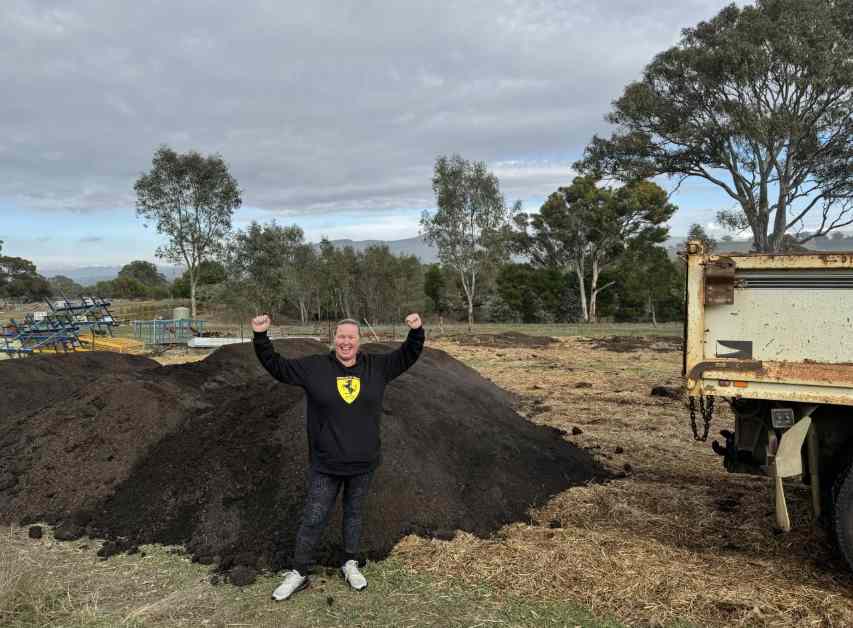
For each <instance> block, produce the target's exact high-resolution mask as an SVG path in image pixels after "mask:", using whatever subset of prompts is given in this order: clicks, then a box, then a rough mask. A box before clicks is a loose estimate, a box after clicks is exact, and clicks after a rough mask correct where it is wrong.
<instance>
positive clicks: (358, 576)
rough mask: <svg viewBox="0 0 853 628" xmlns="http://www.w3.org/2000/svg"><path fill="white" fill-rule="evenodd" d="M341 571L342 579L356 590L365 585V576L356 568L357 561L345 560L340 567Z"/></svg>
mask: <svg viewBox="0 0 853 628" xmlns="http://www.w3.org/2000/svg"><path fill="white" fill-rule="evenodd" d="M341 572H343V574H344V579H345V580H346V581H347V582H349V585H350V586H351V587H352V588H353V589H355V590H356V591H361V590H362V589H363V588H365V587H366V586H367V578H365V577H364V574H363V573H361V572H360V571H359V570H358V563H357V562H355V561H354V560H348V561H347V562H345V563H344V566H343V567H341Z"/></svg>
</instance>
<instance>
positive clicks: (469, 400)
mask: <svg viewBox="0 0 853 628" xmlns="http://www.w3.org/2000/svg"><path fill="white" fill-rule="evenodd" d="M276 347H277V348H278V350H279V351H280V352H281V353H283V354H284V355H286V356H289V357H293V356H299V355H305V354H307V353H315V352H320V351H326V350H327V348H326V347H325V346H324V345H322V344H320V343H317V342H313V341H278V342H276ZM387 348H388V347H387V346H382V345H373V346H367V347H365V349H366V350H368V351H384V350H387ZM107 355H109V357H97V356H107ZM90 356H91V357H92V359H95V360H99V359H103V360H115V359H118V360H119V361H121V360H124V361H125V365H124V366H125V368H120V367H116V368H115V369H114V372H113V374H112V375H110V376H105V377H102V378H101V379H98V380H96V381H93V382H92V383H90V384H89V385H88V386H85V387H82V388H80V389H78V390H76V392H74V393H73V394H72V395H70V396H66V397H63V399H62V400H60V401H57V402H56V403H53V404H50V405H48V406H47V407H45V408H43V409H42V410H41V411H39V412H35V413H33V412H26V413H23V412H17V413H7V415H6V416H5V417H4V418H3V420H2V421H0V522H4V523H8V522H12V521H18V522H28V521H29V522H34V521H37V520H46V521H48V522H49V523H51V524H54V525H58V526H59V527H58V529H57V531H59V532H60V533H61V536H63V538H69V539H70V538H75V537H77V536H80V535H81V534H83V533H86V534H89V535H92V536H98V537H102V538H106V539H108V540H110V543H108V544H106V545H105V547H104V549H103V552H102V553H103V554H105V555H106V554H109V553H111V552H113V551H122V550H132V549H133V548H134V547H135V546H136V545H138V544H140V543H149V542H159V543H175V544H184V545H185V546H186V547H187V549H188V550H189V551H190V552H191V553H192V554H193V556H195V557H196V558H197V559H198V560H200V561H201V562H204V563H216V564H217V565H218V567H219V568H220V569H223V570H224V569H231V568H232V567H234V566H238V565H242V566H245V567H258V568H273V569H278V568H281V567H282V566H283V565H285V564H286V561H287V557H288V556H289V555H290V553H291V550H292V545H293V539H294V536H295V533H296V528H297V526H298V522H299V516H300V512H301V509H302V502H303V499H304V494H305V480H306V472H307V438H306V436H305V426H304V421H305V419H304V402H303V393H302V391H301V389H299V388H294V387H291V386H285V385H282V384H279V383H278V382H275V381H274V380H273V379H272V378H271V377H269V376H268V375H267V374H266V373H265V372H263V371H262V369H261V368H260V366H259V365H258V364H257V360H256V359H255V356H254V353H253V351H252V347H251V346H248V345H234V346H230V347H225V348H223V349H220V350H219V351H217V352H215V353H214V354H213V355H211V356H210V357H209V358H208V359H206V360H204V361H202V362H197V363H192V364H186V365H180V366H169V367H160V366H156V367H152V366H151V363H149V361H145V360H139V359H135V358H132V357H130V356H114V355H110V354H90ZM53 359H55V358H53ZM67 364H71V363H70V362H69V363H67ZM17 366H18V368H19V369H21V373H22V374H21V375H20V377H22V378H23V379H22V381H27V380H26V373H25V371H26V370H27V369H28V368H42V367H41V365H39V364H38V363H37V361H35V360H33V361H20V362H19V363H18V364H17ZM69 377H70V378H71V380H73V381H76V380H77V379H82V375H81V374H80V373H77V372H76V371H75V372H72V373H69ZM382 440H383V451H384V464H383V465H382V466H381V467H380V468H379V470H378V471H377V475H376V478H375V480H374V484H373V489H372V494H371V496H370V498H369V506H368V514H367V520H366V525H365V532H364V544H365V547H366V549H367V550H368V551H369V554H370V555H372V556H373V557H381V556H384V555H386V554H387V552H388V551H389V550H390V549H391V548H392V547H393V545H394V544H395V543H396V542H397V541H398V540H399V539H400V538H401V536H402V535H404V534H407V533H410V532H415V533H421V534H439V535H440V534H443V533H446V532H447V531H452V530H456V529H463V530H468V531H471V532H473V533H476V534H478V535H487V534H490V533H492V532H494V531H495V530H496V529H497V528H498V527H499V526H501V525H502V524H504V523H508V522H510V521H516V520H524V519H526V511H527V509H528V508H530V507H531V506H536V505H539V504H541V503H543V502H544V501H545V500H546V499H548V498H549V497H551V496H552V495H554V494H556V493H559V492H561V491H563V490H565V489H566V488H568V487H570V486H573V485H577V484H583V483H586V482H588V481H590V480H594V479H596V478H601V477H603V476H604V473H603V471H602V470H601V469H600V468H599V467H597V466H596V465H595V464H594V463H593V461H592V459H591V457H590V456H589V455H588V454H587V453H586V452H585V451H583V450H579V449H577V448H575V447H574V446H572V445H570V444H569V443H567V442H566V441H565V440H564V439H563V438H562V435H561V433H560V432H559V431H557V430H554V429H552V428H548V427H542V426H536V425H534V424H532V423H530V422H528V421H526V420H525V419H523V418H522V417H520V416H519V415H517V414H516V413H515V412H514V411H513V409H512V402H511V399H510V398H509V396H508V395H507V394H506V393H505V392H504V391H502V390H500V389H499V388H497V387H496V386H494V385H493V384H492V383H490V382H489V381H487V380H485V379H484V378H482V377H481V376H480V375H478V374H477V373H476V372H475V371H473V370H471V369H469V368H467V367H465V366H464V365H463V364H461V363H460V362H458V361H457V360H454V359H453V358H451V357H450V356H448V355H447V354H445V353H443V352H441V351H436V350H431V349H427V350H425V351H424V354H423V355H422V357H421V360H420V361H419V362H418V364H416V365H415V367H413V368H412V369H411V370H410V371H409V372H408V373H406V374H405V375H403V376H402V377H400V378H399V379H398V380H396V381H395V382H394V383H393V384H392V385H391V386H390V387H389V388H388V390H387V393H386V401H385V416H384V418H383V425H382ZM333 522H334V523H333V525H332V526H330V529H329V530H328V531H327V534H326V536H325V538H324V542H323V547H322V548H321V555H322V556H323V557H324V558H326V559H333V558H335V557H336V553H337V551H338V546H339V538H340V513H336V514H335V515H334V517H333Z"/></svg>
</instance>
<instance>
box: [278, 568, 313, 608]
mask: <svg viewBox="0 0 853 628" xmlns="http://www.w3.org/2000/svg"><path fill="white" fill-rule="evenodd" d="M307 586H308V578H307V577H305V576H303V575H302V574H300V573H299V572H298V571H296V570H291V571H288V572H287V573H286V574H285V576H284V581H283V582H282V583H281V584H280V585H278V586H277V587H276V589H275V591H273V592H272V599H274V600H278V601H281V600H286V599H287V598H289V597H290V596H291V595H293V594H294V593H296V592H297V591H301V590H302V589H304V588H305V587H307Z"/></svg>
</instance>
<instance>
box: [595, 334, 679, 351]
mask: <svg viewBox="0 0 853 628" xmlns="http://www.w3.org/2000/svg"><path fill="white" fill-rule="evenodd" d="M578 340H580V341H581V342H586V343H589V344H590V345H592V348H593V349H603V350H604V351H614V352H616V353H633V352H635V351H655V352H657V353H669V352H671V351H681V349H682V347H683V341H682V339H681V338H678V337H674V336H603V337H601V338H579V339H578Z"/></svg>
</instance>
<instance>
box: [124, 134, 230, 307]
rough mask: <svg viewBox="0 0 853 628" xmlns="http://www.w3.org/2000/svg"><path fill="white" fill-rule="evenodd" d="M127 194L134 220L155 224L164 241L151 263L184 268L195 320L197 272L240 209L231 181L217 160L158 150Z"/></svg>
mask: <svg viewBox="0 0 853 628" xmlns="http://www.w3.org/2000/svg"><path fill="white" fill-rule="evenodd" d="M133 189H134V190H135V191H136V213H137V216H139V217H141V218H143V219H145V220H147V221H151V222H154V223H156V226H157V232H158V233H160V234H162V235H164V236H166V238H167V239H168V241H167V243H166V244H165V245H163V246H160V247H158V249H157V257H160V258H162V259H166V260H168V261H170V262H174V263H178V264H184V265H185V266H186V269H187V270H186V272H187V275H188V278H189V283H190V304H191V309H192V316H193V318H195V317H196V287H197V286H198V268H199V265H200V264H201V263H202V262H203V261H205V260H206V259H209V258H211V257H212V256H214V255H215V254H216V253H217V252H218V251H219V250H220V249H221V246H222V243H223V242H224V240H225V238H226V236H227V235H228V233H229V232H230V230H231V217H232V216H233V214H234V210H235V209H237V208H238V207H240V205H241V204H242V199H241V198H240V189H239V187H238V185H237V181H236V179H234V177H232V176H231V173H230V172H229V171H228V165H227V164H226V163H225V161H224V160H223V159H222V157H221V156H220V155H208V156H207V157H205V156H203V155H201V154H200V153H198V152H196V151H190V152H188V153H185V154H179V153H176V152H175V151H174V150H172V149H171V148H169V147H168V146H161V147H160V148H158V149H157V151H156V152H155V153H154V158H153V159H152V162H151V171H150V172H147V173H144V174H142V175H141V176H140V177H139V178H138V179H137V180H136V183H135V184H134V186H133Z"/></svg>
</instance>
